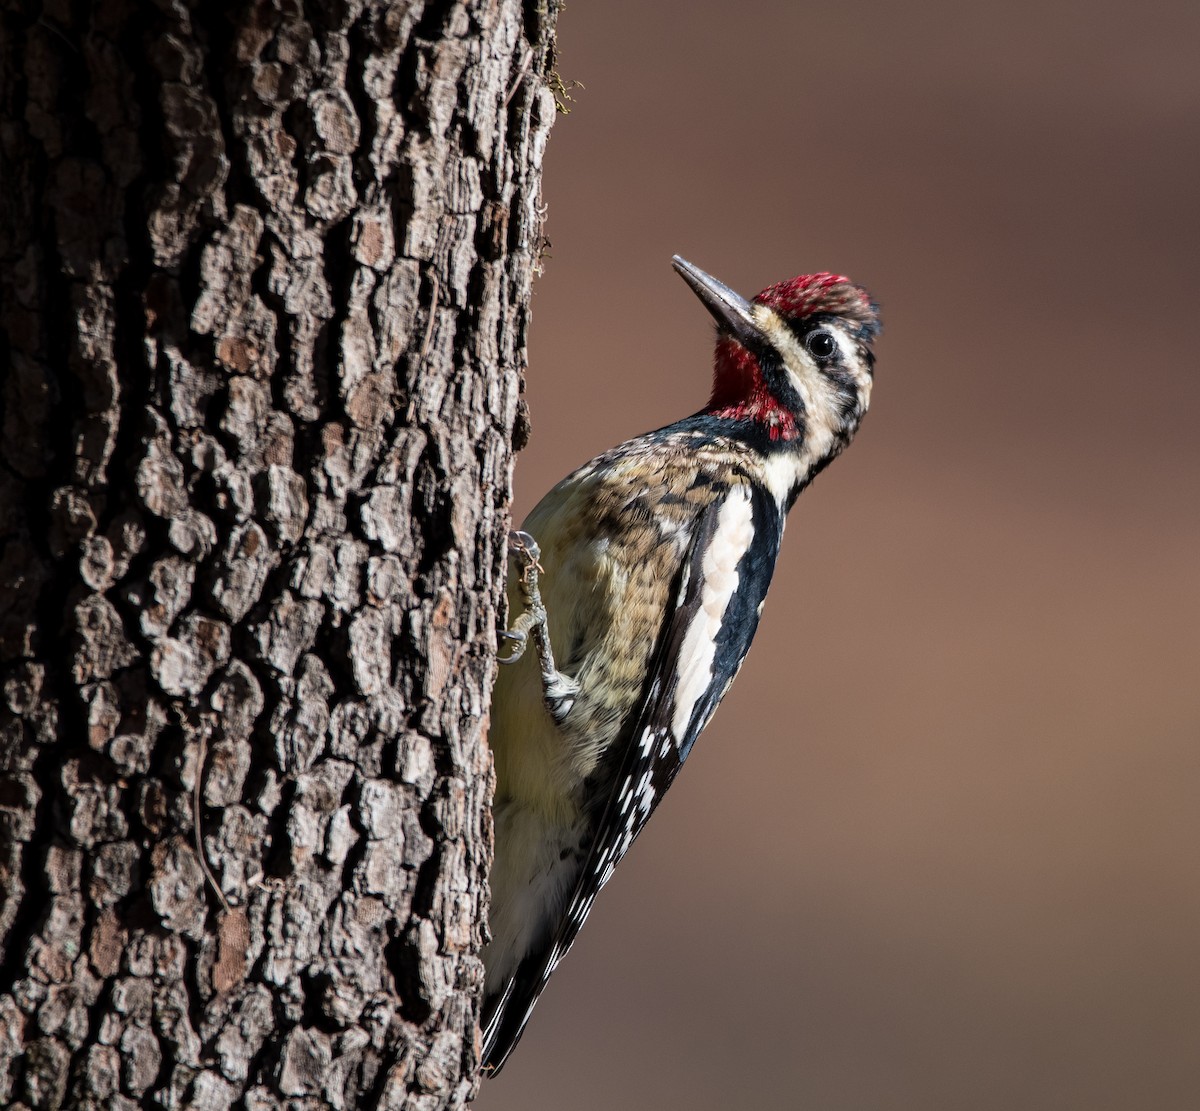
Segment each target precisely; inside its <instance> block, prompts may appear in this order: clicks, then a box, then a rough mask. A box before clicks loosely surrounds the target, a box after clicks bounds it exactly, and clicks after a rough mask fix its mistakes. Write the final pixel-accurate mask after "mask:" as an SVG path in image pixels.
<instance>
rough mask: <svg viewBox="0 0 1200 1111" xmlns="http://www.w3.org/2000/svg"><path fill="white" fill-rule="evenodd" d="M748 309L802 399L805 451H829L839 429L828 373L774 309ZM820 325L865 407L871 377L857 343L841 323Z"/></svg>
mask: <svg viewBox="0 0 1200 1111" xmlns="http://www.w3.org/2000/svg"><path fill="white" fill-rule="evenodd" d="M751 311H752V313H753V315H754V321H755V323H756V324H757V325H758V326H759V328H761V329H762V331H763V334H764V335H766V337H767V338H768V339H769V340H770V341H771V343H772V345H773V346H774V347H775V349H776V350H777V351H778V352H779V354H780V355H781V356H782V358H783V367H784V370H785V371H787V375H788V378H789V380H790V381H791V383H792V385H793V386H794V387H795V390H796V392H797V393H798V394H799V395H800V400H801V401H803V402H804V408H805V409H806V410H807V418H808V422H807V423H808V439H809V444H808V446H809V449H810V451H809V453H808V454H811V455H812V456H813V457H816V458H819V457H821V456H823V455H824V454H825V453H826V452H828V451H829V449H830V447H831V446H832V445H833V442H834V440H835V438H836V436H837V434H838V432H839V431H840V430H841V415H840V407H841V405H840V398H839V395H838V390H837V389H836V387H835V386H834V384H833V382H831V381H830V379H829V378H828V376H826V375H825V374H822V373H821V370H820V368H819V367H818V366H817V363H816V360H815V359H814V358H813V357H812V355H810V354H809V353H808V349H807V348H806V347H805V346H804V344H802V343H801V342H800V340H799V339H798V338H797V337H796V333H795V332H793V331H792V330H791V328H789V327H788V326H787V325H786V324H785V323H784V322H783V320H782V319H781V318H780V316H779V314H778V313H777V312H775V310H774V309H771V308H768V307H767V306H766V305H755V306H754V307H753V309H752V310H751ZM824 327H825V329H826V330H827V331H828V332H829V333H830V335H832V336H833V338H834V340H835V341H836V342H837V345H838V348H839V349H840V351H841V353H842V360H841V361H842V366H843V368H844V369H845V370H846V372H847V373H848V374H849V375H850V377H851V378H852V379H853V381H854V384H855V387H856V388H857V390H858V392H859V395H860V396H861V397H862V399H863V408H864V409H866V406H867V402H869V401H870V398H871V384H872V379H871V375H870V374H869V373H868V372H867V369H866V367H865V366H863V364H862V360H861V359H860V357H859V354H858V345H857V344H856V343H855V342H854V339H853V338H852V337H851V336H850V335H849V334H848V333H847V332H846V330H845V329H844V328H843V327H842V326H841V325H839V324H837V323H835V322H830V323H828V324H826V325H824Z"/></svg>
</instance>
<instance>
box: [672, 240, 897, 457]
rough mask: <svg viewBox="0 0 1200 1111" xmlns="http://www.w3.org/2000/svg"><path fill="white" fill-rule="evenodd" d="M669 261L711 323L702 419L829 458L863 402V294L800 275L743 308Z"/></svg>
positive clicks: (832, 280) (736, 298)
mask: <svg viewBox="0 0 1200 1111" xmlns="http://www.w3.org/2000/svg"><path fill="white" fill-rule="evenodd" d="M672 261H673V264H674V266H675V269H676V270H677V271H678V272H679V275H680V277H682V278H683V280H684V281H685V282H687V283H688V285H689V286H691V287H692V289H693V290H694V291H695V293H696V295H697V296H698V297H699V298H700V300H701V301H703V302H704V305H705V307H706V308H707V309H708V311H709V312H710V313H712V315H713V317H714V319H715V320H716V322H717V349H716V356H715V359H714V367H713V392H712V398H711V399H710V400H709V403H708V406H707V407H706V409H705V410H704V411H705V412H706V413H710V414H712V415H714V416H719V417H726V418H731V419H734V420H739V421H748V422H752V423H753V424H755V425H756V426H758V427H759V428H761V430H762V431H763V432H764V433H765V434H766V437H767V439H768V440H769V441H771V442H775V443H778V444H780V445H781V446H782V445H785V444H786V445H793V446H795V447H796V448H804V449H807V450H808V451H809V452H811V453H812V454H813V456H815V457H818V458H830V457H832V456H833V455H836V454H837V453H838V452H839V451H840V450H841V449H842V448H843V447H845V445H846V444H847V443H848V442H849V440H850V437H851V436H853V435H854V433H855V431H856V430H857V428H858V425H859V422H860V421H861V420H862V417H863V414H864V413H865V412H866V411H867V405H868V403H869V402H870V400H871V382H872V374H873V367H874V361H875V360H874V356H873V355H872V354H871V342H872V341H873V340H874V339H875V337H876V335H878V334H879V315H878V311H877V308H876V306H875V304H874V303H873V302H872V301H871V298H870V296H869V294H868V293H867V292H866V290H864V289H862V288H860V287H859V286H856V285H854V284H853V283H851V281H850V280H849V279H848V278H843V277H839V276H838V275H836V274H802V275H801V276H800V277H798V278H792V279H791V280H790V281H786V282H779V283H778V284H777V285H770V286H767V288H766V289H764V290H763V291H762V292H761V293H760V294H758V296H757V297H755V298H754V299H753V300H752V301H747V300H746V299H745V298H744V297H742V296H740V295H739V294H737V293H734V291H733V290H732V289H730V288H729V287H728V286H727V285H725V284H724V283H723V282H719V281H717V279H716V278H714V277H713V276H712V275H711V274H706V273H705V272H704V271H703V270H701V269H700V268H699V267H698V266H693V265H692V264H691V263H690V262H688V261H686V260H685V259H682V258H680V257H679V256H678V255H676V256H675V257H674V259H673V260H672Z"/></svg>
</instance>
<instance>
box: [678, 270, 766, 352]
mask: <svg viewBox="0 0 1200 1111" xmlns="http://www.w3.org/2000/svg"><path fill="white" fill-rule="evenodd" d="M671 265H672V266H674V267H675V272H676V273H677V274H678V275H679V276H680V277H681V278H682V279H683V280H684V281H685V282H687V284H688V285H690V286H691V287H692V292H693V293H695V295H696V296H697V297H699V298H700V300H701V301H703V302H704V307H705V308H706V309H708V311H709V312H710V313H712V315H713V319H714V320H715V321H716V322H717V327H719V328H720V329H721V331H723V332H728V333H729V334H730V335H731V336H733V338H734V339H736V340H737V341H738V343H740V344H741V345H742V346H743V347H749V346H751V345H752V344H756V343H761V342H762V339H763V334H762V332H761V331H760V330H759V327H758V325H757V324H755V323H754V317H753V316H751V315H750V302H749V301H747V300H746V298H745V297H743V296H742V295H741V294H740V293H734V291H733V290H732V289H730V288H729V286H727V285H726V284H725V283H724V282H719V281H717V279H716V278H714V277H713V276H712V275H711V274H706V273H705V272H704V271H703V270H701V269H700V267H699V266H693V265H692V264H691V263H690V262H688V260H687V259H685V258H680V257H679V255H675V256H673V257H672V259H671Z"/></svg>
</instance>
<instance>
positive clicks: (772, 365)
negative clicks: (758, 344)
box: [754, 347, 804, 413]
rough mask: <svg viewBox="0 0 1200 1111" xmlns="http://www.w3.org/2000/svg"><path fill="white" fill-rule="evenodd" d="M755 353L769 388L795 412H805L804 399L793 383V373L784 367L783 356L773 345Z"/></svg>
mask: <svg viewBox="0 0 1200 1111" xmlns="http://www.w3.org/2000/svg"><path fill="white" fill-rule="evenodd" d="M754 354H755V355H756V356H757V357H758V366H759V369H760V370H761V371H762V376H763V378H764V379H765V380H766V383H767V388H768V389H769V390H770V391H771V393H772V394H774V395H775V397H776V399H777V400H778V401H779V403H780V404H781V405H782V406H783V407H784V408H786V409H788V410H790V411H791V412H793V413H803V412H804V399H803V398H802V397H801V396H800V391H799V390H797V389H796V387H795V386H794V385H792V378H791V375H790V374H788V372H787V371H786V370H784V369H783V356H782V355H780V354H779V352H778V351H776V350H775V348H773V347H763V348H762V349H761V350H759V351H755V352H754Z"/></svg>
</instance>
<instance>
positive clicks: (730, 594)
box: [484, 484, 783, 1073]
mask: <svg viewBox="0 0 1200 1111" xmlns="http://www.w3.org/2000/svg"><path fill="white" fill-rule="evenodd" d="M782 532H783V518H782V515H781V513H780V510H779V507H778V505H777V504H776V502H775V500H774V499H773V498H772V497H770V495H768V494H767V492H766V491H765V490H763V489H761V488H760V487H757V486H753V485H749V484H744V485H737V486H734V487H732V488H731V489H729V490H728V491H727V492H726V493H725V495H724V496H723V497H721V498H718V499H716V500H714V502H713V504H711V505H710V506H708V507H707V508H706V509H705V510H704V512H703V513H702V514H701V517H700V519H699V521H698V522H697V528H696V531H695V536H694V539H693V541H692V545H691V548H690V550H689V552H688V555H687V557H686V558H685V560H684V563H683V566H682V568H681V570H680V573H679V581H678V584H677V588H676V591H675V611H674V614H673V616H672V618H671V621H670V622H669V624H668V625H667V627H666V629H665V630H664V633H663V636H662V640H661V642H660V644H659V647H658V650H657V652H656V653H655V656H654V660H653V664H652V666H651V668H650V670H649V675H648V678H647V684H646V687H645V695H644V697H643V699H642V703H641V709H640V712H639V713H638V714H637V715H636V718H635V719H634V720H635V723H636V724H635V726H634V728H633V730H632V731H631V734H630V739H629V740H628V741H627V742H626V743H625V744H624V745H623V746H621V751H620V752H618V753H616V754H615V760H614V761H612V762H610V763H608V764H607V765H606V766H604V767H603V768H602V771H601V772H599V773H598V775H599V776H602V782H599V783H597V784H596V785H595V792H594V793H595V796H596V798H597V806H596V810H595V814H594V818H593V826H592V830H593V832H592V835H591V837H590V838H589V840H588V849H587V855H586V857H585V860H584V864H583V867H582V869H581V870H580V873H579V878H578V879H577V881H576V883H575V887H574V890H573V892H572V894H571V898H570V900H569V902H568V903H567V907H566V910H565V912H564V914H563V918H562V921H561V923H560V924H559V927H558V930H557V931H556V932H555V934H554V935H553V939H552V941H551V943H550V944H549V946H548V947H546V948H545V949H541V950H538V951H535V952H533V953H531V954H530V955H529V956H528V957H527V958H526V959H525V960H524V961H523V962H522V964H521V966H520V968H519V969H518V971H517V974H516V976H515V977H514V979H513V981H512V982H511V983H510V984H509V985H508V986H507V987H506V990H505V992H504V993H503V997H502V999H501V1000H499V1001H497V1005H495V1006H493V1007H492V1008H490V1014H489V1015H487V1016H485V1028H484V1061H485V1062H486V1065H487V1067H488V1068H489V1069H490V1070H491V1071H492V1072H493V1073H495V1072H497V1071H499V1069H500V1066H501V1065H502V1064H503V1063H504V1060H505V1058H506V1057H507V1056H508V1054H509V1053H511V1052H512V1049H513V1047H514V1046H515V1045H516V1043H517V1040H518V1039H519V1038H520V1036H521V1033H522V1032H523V1031H524V1029H525V1024H526V1022H528V1020H529V1014H530V1012H531V1011H532V1010H533V1005H534V1003H535V1002H536V1001H537V998H538V996H539V995H540V994H541V991H542V988H543V987H544V986H545V983H546V981H547V980H548V979H549V977H550V974H551V973H552V972H553V971H554V969H555V967H556V966H557V965H558V962H559V961H561V960H562V958H563V957H564V956H565V955H566V953H567V950H568V949H570V947H571V944H572V942H574V940H575V936H576V935H577V934H578V933H579V929H580V927H581V926H582V925H583V921H584V919H585V918H586V917H587V915H588V912H589V911H590V910H591V908H592V903H593V902H595V900H596V896H597V895H598V894H599V893H600V889H601V888H602V887H603V886H604V885H605V884H606V883H607V882H608V880H609V878H610V877H611V876H612V873H613V870H614V869H615V868H616V866H617V864H618V862H619V861H620V860H621V857H623V856H624V855H625V853H626V852H627V851H628V849H629V846H630V845H631V844H633V841H634V838H635V837H637V835H638V834H639V833H640V832H641V830H642V827H643V826H645V824H646V822H647V821H648V820H649V818H650V815H651V814H652V813H653V812H654V809H655V807H656V806H657V805H658V803H659V801H660V800H661V798H662V796H663V794H664V793H665V792H666V790H667V788H668V787H669V786H670V784H671V781H672V780H673V779H674V778H675V775H676V773H677V772H678V771H679V768H680V766H681V765H682V764H683V761H684V760H685V759H687V756H688V753H689V752H690V751H691V749H692V746H693V745H694V744H695V742H696V738H697V737H698V736H699V735H700V732H701V730H703V729H704V727H705V726H706V725H707V724H708V721H709V719H710V718H711V717H712V715H713V712H714V711H715V710H716V708H717V706H718V705H719V704H720V701H721V699H722V698H724V696H725V692H726V691H727V690H728V689H729V685H730V683H732V682H733V679H734V676H735V675H736V674H737V672H738V669H739V668H740V667H741V664H742V660H743V659H744V658H745V655H746V651H747V649H748V648H749V647H750V641H751V640H752V639H753V637H754V633H755V630H756V629H757V628H758V618H759V614H760V612H761V610H762V604H763V600H764V599H765V597H766V593H767V587H768V586H769V585H770V582H771V575H772V573H773V571H774V569H775V559H776V556H777V555H778V553H779V541H780V538H781V536H782Z"/></svg>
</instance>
